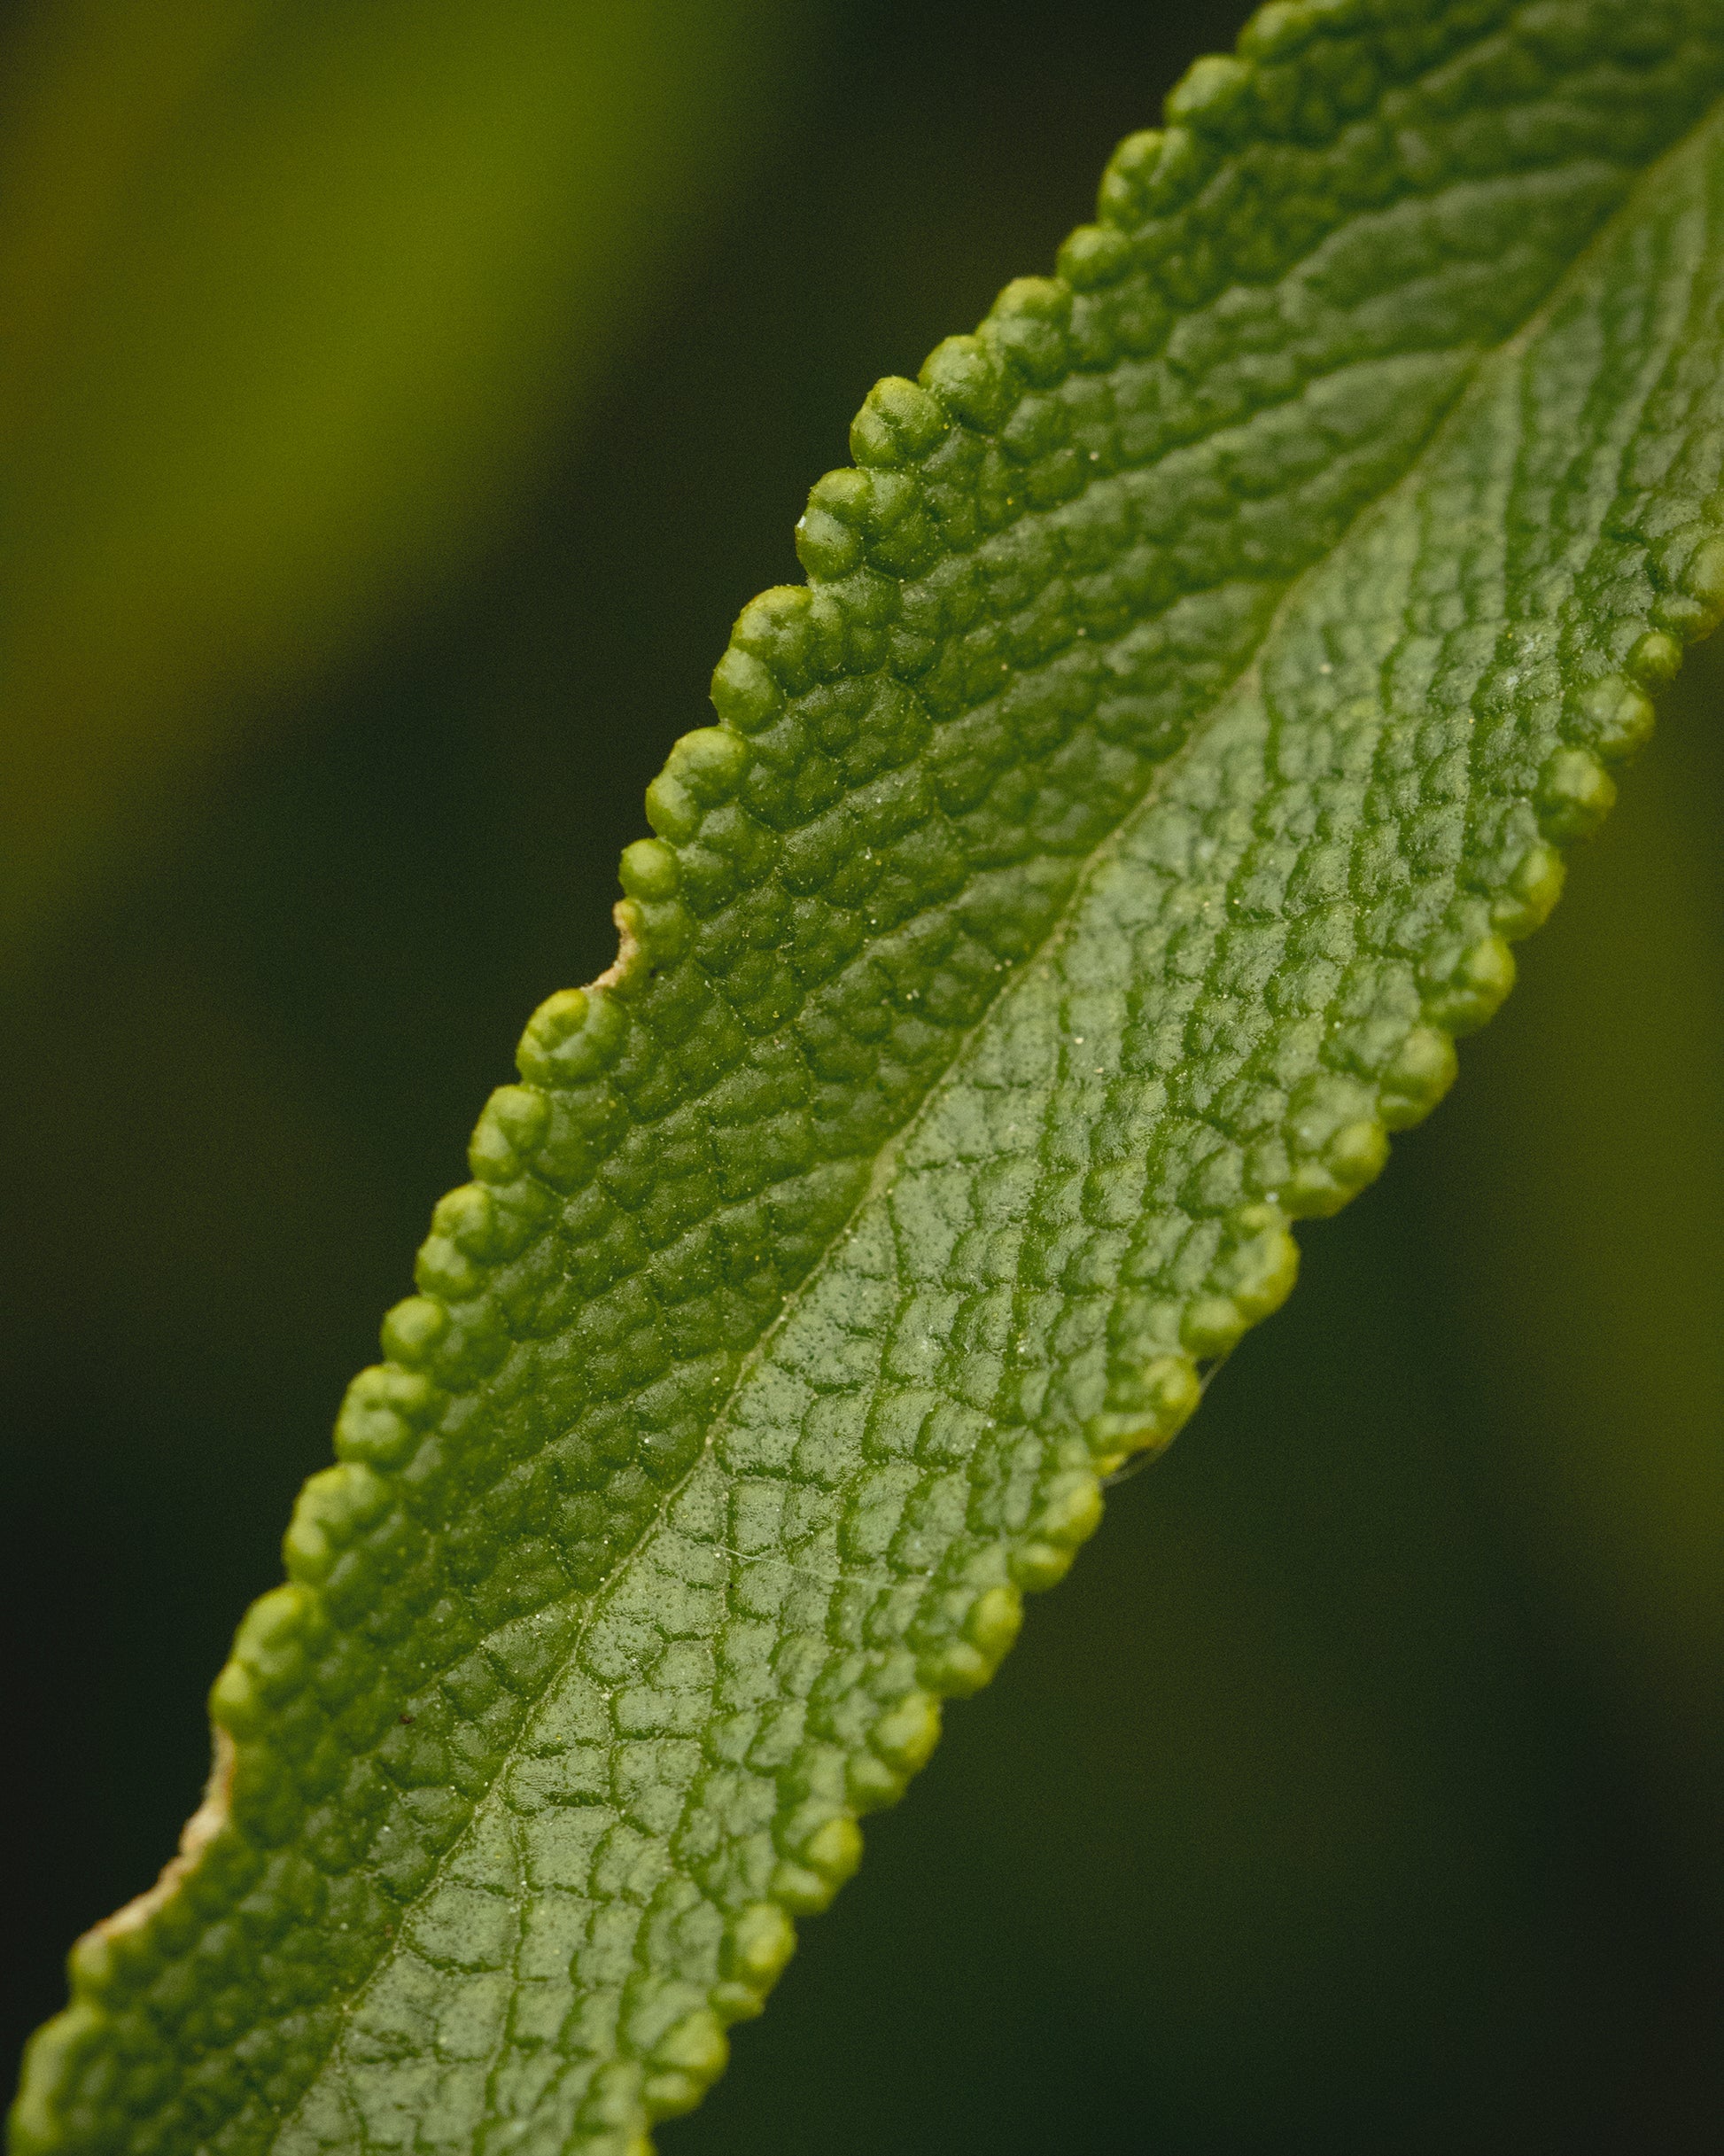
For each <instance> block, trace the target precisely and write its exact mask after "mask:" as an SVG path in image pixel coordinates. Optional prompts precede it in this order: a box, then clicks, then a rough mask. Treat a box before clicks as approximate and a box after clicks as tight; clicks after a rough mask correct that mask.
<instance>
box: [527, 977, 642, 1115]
mask: <svg viewBox="0 0 1724 2156" xmlns="http://www.w3.org/2000/svg"><path fill="white" fill-rule="evenodd" d="M627 1031H628V1019H627V1016H625V1013H624V1011H623V1009H622V1008H621V1006H620V1005H619V1004H618V1003H617V1001H616V1000H615V999H614V998H613V997H612V996H610V995H609V994H607V992H605V990H604V989H603V988H602V987H594V988H563V989H559V990H558V991H557V992H556V994H555V995H554V996H547V998H546V1000H544V1002H542V1003H541V1004H540V1006H539V1008H538V1009H537V1010H536V1011H534V1013H533V1014H532V1017H531V1018H529V1019H528V1021H527V1024H526V1030H525V1031H524V1033H523V1034H522V1036H521V1044H520V1047H518V1048H517V1049H516V1055H515V1060H516V1064H517V1065H518V1066H519V1069H520V1072H521V1076H522V1077H523V1078H526V1079H527V1080H528V1081H529V1082H530V1083H532V1084H533V1085H537V1086H544V1087H546V1088H547V1090H552V1089H556V1088H561V1087H565V1086H576V1085H580V1084H583V1083H585V1082H586V1080H588V1079H591V1078H597V1077H598V1076H599V1075H600V1073H601V1072H602V1071H604V1070H608V1069H609V1068H610V1065H611V1064H612V1063H614V1062H616V1060H617V1055H618V1054H619V1053H620V1051H621V1049H622V1047H623V1043H624V1040H625V1037H626V1035H627Z"/></svg>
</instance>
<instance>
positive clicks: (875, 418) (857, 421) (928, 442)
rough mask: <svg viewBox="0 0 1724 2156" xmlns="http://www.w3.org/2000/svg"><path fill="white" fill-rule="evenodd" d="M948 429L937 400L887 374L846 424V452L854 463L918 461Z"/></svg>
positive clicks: (890, 464)
mask: <svg viewBox="0 0 1724 2156" xmlns="http://www.w3.org/2000/svg"><path fill="white" fill-rule="evenodd" d="M950 432H951V419H950V418H949V417H948V416H947V415H946V412H945V409H944V407H943V406H942V404H941V403H940V401H939V400H938V399H937V398H936V397H935V396H932V395H930V393H928V390H926V389H925V388H923V387H922V385H920V383H917V382H911V381H906V380H905V377H903V376H902V375H897V374H889V375H888V376H886V377H885V378H884V379H883V380H881V381H879V382H876V383H875V384H874V387H873V388H872V389H871V390H870V391H869V392H868V394H867V396H866V398H865V399H864V401H863V404H862V409H861V410H860V411H859V412H858V414H857V415H856V417H855V418H854V419H853V420H852V421H851V423H850V455H852V456H853V457H854V458H855V459H856V461H857V463H858V464H866V465H878V466H881V467H883V468H888V469H889V468H892V467H896V466H898V465H902V464H912V463H920V460H921V459H922V458H923V457H925V456H928V455H930V454H931V453H932V452H933V451H934V450H935V449H936V448H938V447H939V445H940V444H941V443H942V442H943V441H944V440H945V438H946V436H947V435H948V434H949V433H950Z"/></svg>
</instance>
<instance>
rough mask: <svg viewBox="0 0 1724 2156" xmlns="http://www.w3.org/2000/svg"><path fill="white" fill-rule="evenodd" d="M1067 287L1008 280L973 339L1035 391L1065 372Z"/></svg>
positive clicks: (1055, 280) (1041, 280)
mask: <svg viewBox="0 0 1724 2156" xmlns="http://www.w3.org/2000/svg"><path fill="white" fill-rule="evenodd" d="M1071 307H1072V295H1071V287H1070V286H1069V285H1068V284H1066V283H1065V282H1064V281H1063V280H1062V279H1060V278H1059V277H1013V280H1012V282H1011V283H1010V284H1008V285H1006V289H1005V290H1004V291H1003V292H1001V293H1000V295H999V297H998V300H995V301H994V305H993V311H992V312H991V313H990V315H989V316H988V318H987V320H986V321H985V322H983V323H982V326H981V328H980V329H979V330H978V331H976V335H977V336H978V337H979V338H980V339H982V342H983V343H984V344H985V345H987V346H989V347H990V349H991V350H992V351H993V352H994V353H995V354H997V355H998V358H999V359H1000V361H1001V362H1003V363H1004V365H1005V366H1006V367H1007V368H1009V369H1011V370H1013V371H1015V372H1016V373H1017V374H1019V375H1021V377H1023V379H1024V380H1025V381H1026V382H1028V383H1029V384H1030V385H1033V386H1034V387H1035V388H1037V389H1051V388H1052V386H1053V385H1055V384H1056V383H1058V382H1060V381H1062V380H1063V379H1064V377H1066V375H1067V374H1068V372H1069V371H1070V368H1071V340H1070V334H1069V332H1070V328H1071Z"/></svg>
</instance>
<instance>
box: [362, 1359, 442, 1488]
mask: <svg viewBox="0 0 1724 2156" xmlns="http://www.w3.org/2000/svg"><path fill="white" fill-rule="evenodd" d="M444 1404H445V1396H444V1395H443V1394H442V1393H441V1392H439V1390H438V1389H437V1388H436V1387H435V1386H433V1385H432V1384H431V1382H430V1381H429V1379H427V1378H426V1377H425V1376H424V1374H423V1372H420V1371H416V1370H406V1369H400V1368H395V1367H392V1366H390V1365H389V1364H387V1363H374V1364H373V1365H372V1366H371V1367H370V1368H369V1370H361V1372H360V1374H359V1375H358V1376H357V1377H356V1378H355V1379H354V1380H353V1383H352V1384H351V1385H349V1386H348V1388H347V1391H346V1397H345V1398H344V1399H343V1401H342V1404H341V1413H340V1414H339V1416H338V1418H337V1420H336V1426H335V1442H336V1449H337V1452H338V1454H339V1455H340V1457H341V1458H342V1459H353V1460H361V1461H365V1462H367V1463H369V1465H370V1466H372V1467H381V1468H389V1467H400V1466H401V1465H402V1463H403V1462H404V1461H405V1460H406V1459H408V1455H409V1454H410V1453H411V1452H412V1451H413V1449H414V1447H415V1445H416V1444H418V1442H419V1439H420V1436H421V1434H422V1432H423V1430H424V1428H426V1427H427V1426H428V1425H429V1424H430V1423H431V1422H432V1421H433V1420H435V1419H436V1416H437V1415H438V1413H439V1412H440V1410H441V1408H442V1406H443V1405H444Z"/></svg>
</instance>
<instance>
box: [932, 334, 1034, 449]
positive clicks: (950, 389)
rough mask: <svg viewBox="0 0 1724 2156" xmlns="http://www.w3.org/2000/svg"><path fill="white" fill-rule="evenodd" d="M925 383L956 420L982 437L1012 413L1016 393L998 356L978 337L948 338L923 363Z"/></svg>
mask: <svg viewBox="0 0 1724 2156" xmlns="http://www.w3.org/2000/svg"><path fill="white" fill-rule="evenodd" d="M921 378H922V382H923V385H924V386H925V387H927V388H928V389H929V390H931V391H932V393H934V395H935V396H936V397H937V398H938V399H939V400H940V401H941V403H942V404H944V406H945V408H946V409H947V410H948V411H949V412H950V413H951V415H952V416H953V417H954V418H956V419H959V420H962V421H963V423H964V424H965V425H966V426H968V427H973V428H975V429H976V430H977V432H981V433H984V434H985V433H989V432H992V430H993V429H994V428H995V427H997V426H998V425H999V424H1001V422H1002V421H1003V420H1004V419H1005V417H1006V414H1007V413H1008V412H1009V411H1010V410H1011V409H1012V404H1013V390H1012V385H1011V382H1010V379H1009V377H1008V376H1007V373H1006V369H1005V368H1004V367H1003V366H1002V365H1001V363H1000V361H999V358H998V355H997V354H996V353H995V352H994V351H992V350H991V349H990V346H988V345H986V344H984V343H983V341H982V339H981V338H979V337H948V338H946V339H944V342H943V343H940V344H937V345H936V346H935V347H934V349H933V351H932V352H930V353H929V354H928V357H927V359H926V360H924V361H923V362H922V373H921Z"/></svg>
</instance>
